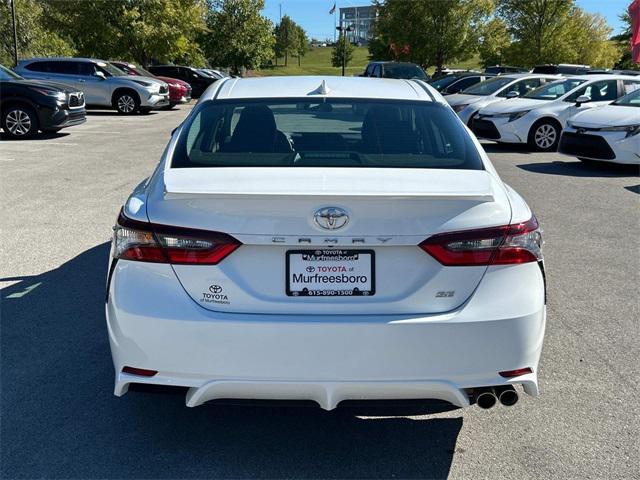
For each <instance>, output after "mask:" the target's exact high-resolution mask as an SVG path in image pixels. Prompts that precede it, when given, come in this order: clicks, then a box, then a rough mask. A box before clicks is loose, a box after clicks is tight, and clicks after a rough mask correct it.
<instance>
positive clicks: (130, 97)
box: [114, 92, 140, 115]
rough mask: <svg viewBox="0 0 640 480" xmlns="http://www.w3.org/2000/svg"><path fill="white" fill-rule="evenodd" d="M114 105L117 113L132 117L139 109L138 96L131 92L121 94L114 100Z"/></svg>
mask: <svg viewBox="0 0 640 480" xmlns="http://www.w3.org/2000/svg"><path fill="white" fill-rule="evenodd" d="M114 104H115V107H116V110H117V111H118V113H121V114H123V115H132V114H134V113H136V112H137V111H138V109H139V108H140V100H138V96H137V95H136V94H135V93H132V92H122V93H119V94H118V96H117V97H116V98H115V100H114Z"/></svg>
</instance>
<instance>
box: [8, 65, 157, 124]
mask: <svg viewBox="0 0 640 480" xmlns="http://www.w3.org/2000/svg"><path fill="white" fill-rule="evenodd" d="M15 70H16V72H18V73H19V74H20V75H22V76H23V77H24V78H33V79H38V80H55V81H56V82H59V83H63V84H65V85H69V86H70V87H72V88H73V89H77V90H82V91H83V92H84V96H85V101H86V104H87V106H88V107H103V108H104V107H107V108H115V109H116V110H117V111H118V112H119V113H122V114H125V115H130V114H133V113H136V112H138V111H140V112H143V113H146V112H148V111H149V110H152V109H154V108H162V107H165V106H167V105H169V86H168V85H167V84H166V83H165V82H163V81H161V80H158V79H157V78H149V77H139V76H130V75H127V74H126V73H124V72H123V71H122V70H120V69H118V68H116V67H114V66H113V65H111V64H109V63H107V62H103V61H102V60H95V59H93V58H31V59H29V60H22V61H21V62H20V63H19V64H18V66H17V67H16V69H15Z"/></svg>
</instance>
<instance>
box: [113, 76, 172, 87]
mask: <svg viewBox="0 0 640 480" xmlns="http://www.w3.org/2000/svg"><path fill="white" fill-rule="evenodd" d="M115 78H122V79H125V80H132V81H135V82H149V83H151V84H157V85H164V84H165V83H166V82H164V81H162V80H160V79H159V78H155V77H141V76H139V75H127V76H124V77H115ZM138 85H140V84H138Z"/></svg>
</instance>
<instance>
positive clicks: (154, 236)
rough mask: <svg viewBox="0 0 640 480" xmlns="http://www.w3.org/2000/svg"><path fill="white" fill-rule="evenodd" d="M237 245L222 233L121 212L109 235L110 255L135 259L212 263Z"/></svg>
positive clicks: (183, 263)
mask: <svg viewBox="0 0 640 480" xmlns="http://www.w3.org/2000/svg"><path fill="white" fill-rule="evenodd" d="M240 245H241V243H240V242H239V241H238V240H236V239H235V238H233V237H232V236H230V235H227V234H225V233H219V232H210V231H208V230H195V229H191V228H182V227H173V226H169V225H157V224H152V223H147V222H139V221H137V220H131V219H129V218H127V217H125V216H124V214H122V213H120V217H118V223H117V224H116V226H115V229H114V235H113V246H114V248H113V251H114V257H115V258H121V259H124V260H135V261H139V262H155V263H173V264H179V265H191V264H199V265H216V264H218V263H220V262H221V261H222V260H223V259H224V258H226V257H227V256H228V255H229V254H231V253H232V252H233V251H234V250H235V249H236V248H238V247H239V246H240Z"/></svg>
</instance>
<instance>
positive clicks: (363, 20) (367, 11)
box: [340, 5, 377, 45]
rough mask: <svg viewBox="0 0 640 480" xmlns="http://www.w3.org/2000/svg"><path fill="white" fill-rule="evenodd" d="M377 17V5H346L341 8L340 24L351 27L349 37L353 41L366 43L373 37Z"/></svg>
mask: <svg viewBox="0 0 640 480" xmlns="http://www.w3.org/2000/svg"><path fill="white" fill-rule="evenodd" d="M376 17H377V10H376V7H375V6H373V5H367V6H366V7H345V8H341V9H340V26H341V27H345V28H346V27H349V26H351V31H350V32H347V39H348V40H349V41H350V42H351V43H357V44H361V45H366V44H367V43H369V40H370V39H371V38H372V37H373V31H372V27H373V24H374V22H375V20H376Z"/></svg>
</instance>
